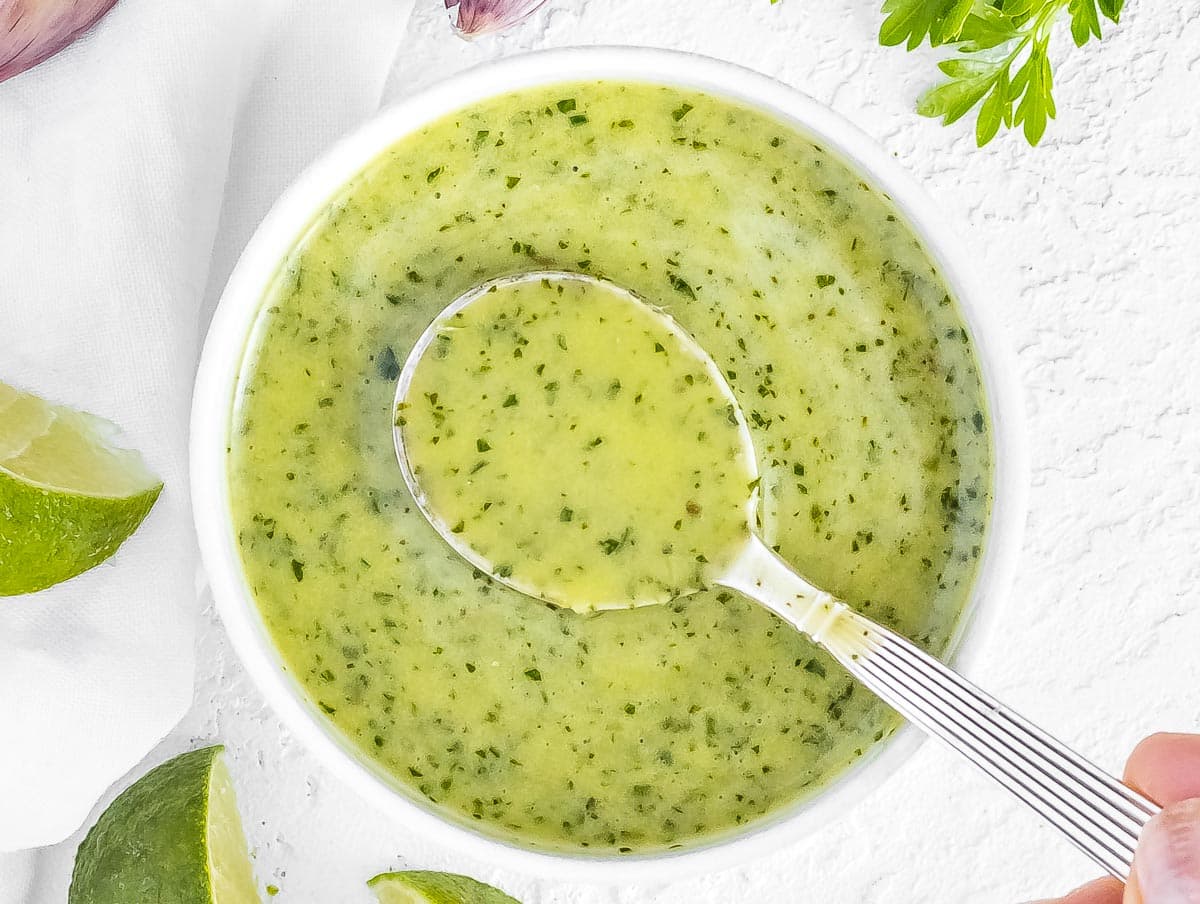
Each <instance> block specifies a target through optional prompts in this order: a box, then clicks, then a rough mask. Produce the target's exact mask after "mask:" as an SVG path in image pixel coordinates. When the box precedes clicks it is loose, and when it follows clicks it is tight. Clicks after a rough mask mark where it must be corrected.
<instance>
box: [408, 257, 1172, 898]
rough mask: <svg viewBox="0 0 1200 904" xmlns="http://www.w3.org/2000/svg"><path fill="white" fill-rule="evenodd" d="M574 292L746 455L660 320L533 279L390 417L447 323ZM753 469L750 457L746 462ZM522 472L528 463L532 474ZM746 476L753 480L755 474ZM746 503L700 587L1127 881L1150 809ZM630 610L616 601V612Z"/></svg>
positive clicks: (416, 353)
mask: <svg viewBox="0 0 1200 904" xmlns="http://www.w3.org/2000/svg"><path fill="white" fill-rule="evenodd" d="M547 280H549V281H551V282H559V281H578V282H581V283H586V284H589V285H591V286H594V287H601V288H603V289H604V290H605V291H607V292H609V293H617V294H619V295H621V296H623V297H625V298H626V299H627V300H628V302H629V303H630V304H632V305H642V306H645V307H646V308H649V309H650V310H653V311H654V312H655V313H656V314H657V316H658V317H660V318H662V326H663V328H664V329H665V330H668V331H670V332H671V333H672V334H673V335H674V336H675V337H676V338H679V339H681V340H686V341H685V342H684V347H685V349H686V350H687V351H688V352H689V353H690V354H692V355H693V356H694V357H695V360H696V363H699V364H702V365H703V366H704V367H705V368H706V369H707V370H708V371H709V374H710V376H711V377H712V378H713V386H714V387H715V388H716V389H717V390H718V391H719V392H720V393H721V394H722V395H723V396H724V397H725V398H726V399H727V400H728V402H729V403H730V404H731V405H732V406H733V408H732V409H731V410H732V411H734V412H736V413H737V425H738V429H739V430H740V432H741V440H742V442H743V445H744V447H745V449H747V450H752V448H753V446H752V438H751V436H750V432H749V428H748V427H747V425H746V422H745V419H744V418H743V417H742V416H741V413H740V412H741V409H740V406H739V405H738V401H737V399H736V397H735V396H734V394H733V390H732V389H731V388H730V386H729V384H728V383H727V382H726V381H725V378H724V376H723V374H721V372H720V370H719V368H718V367H717V366H716V364H715V362H713V361H712V359H711V357H709V355H708V354H707V353H706V352H705V351H704V350H703V349H702V348H701V347H700V346H699V344H698V343H696V341H695V340H694V339H693V338H691V336H690V335H689V334H687V333H686V331H684V330H683V328H682V327H680V326H679V325H678V324H677V323H676V322H675V321H674V320H673V319H671V318H670V316H669V315H668V314H667V313H666V312H664V311H662V310H660V309H658V308H655V307H654V306H652V305H647V303H646V302H644V301H642V300H641V299H639V298H637V296H635V295H633V294H632V293H630V292H628V291H626V290H625V289H622V288H620V287H617V286H615V285H613V284H612V283H609V282H606V281H603V280H598V279H596V278H594V277H590V276H585V275H582V274H577V273H565V272H554V271H539V272H534V273H526V274H521V275H519V276H514V277H505V278H503V279H501V280H493V281H491V282H488V283H485V284H483V285H480V286H477V287H475V288H473V289H471V290H470V291H468V292H466V293H465V294H463V295H462V296H460V297H459V298H458V299H456V300H455V301H454V302H452V303H451V304H450V305H448V306H447V307H446V308H445V309H444V310H443V311H442V312H441V313H440V314H439V315H438V317H437V318H435V319H434V321H433V322H432V323H431V324H430V325H429V326H428V327H427V328H426V330H425V331H424V333H422V335H421V337H420V338H419V339H418V341H417V343H416V344H415V346H414V347H413V349H412V351H411V352H410V353H409V356H408V358H407V359H406V361H405V364H404V368H403V369H402V371H401V374H400V378H399V382H398V385H397V391H396V402H397V405H402V404H404V403H405V402H406V400H407V398H408V395H409V390H410V386H411V383H412V380H413V375H414V373H415V372H416V368H417V366H418V365H419V364H420V362H421V360H422V358H423V356H424V355H425V353H426V352H427V351H428V350H429V348H430V346H431V344H432V343H433V341H434V339H435V338H436V337H437V336H438V334H439V331H441V330H444V329H446V328H447V321H448V320H449V318H451V317H453V316H454V315H456V314H459V313H460V312H462V311H464V310H465V309H466V308H467V307H468V306H469V305H471V304H472V303H473V302H476V301H478V300H479V299H480V298H482V297H484V296H485V295H487V294H488V293H489V292H491V291H493V290H494V289H497V288H501V287H504V286H513V285H517V284H519V283H522V282H534V281H547ZM394 439H395V444H396V454H397V458H398V459H399V463H400V468H401V471H402V473H403V475H404V480H405V482H406V483H407V485H408V488H409V490H410V491H411V493H412V495H413V498H414V500H415V501H416V503H417V505H418V507H419V508H420V509H421V511H422V513H423V514H424V515H425V517H426V518H427V519H428V520H429V523H430V524H431V525H432V526H433V527H434V529H435V530H436V531H437V532H438V533H439V534H440V535H441V536H442V537H443V538H444V539H445V540H446V542H447V543H449V544H450V546H451V547H453V548H454V549H455V550H456V551H457V552H458V553H459V554H460V555H462V556H463V557H464V558H465V559H467V560H468V561H469V562H471V563H472V564H473V565H475V566H476V567H477V568H479V569H481V570H482V571H484V572H486V573H488V574H490V575H491V576H492V578H493V579H495V580H497V581H499V582H501V583H504V584H506V585H508V586H511V587H514V588H515V589H517V590H519V591H521V592H522V593H525V594H527V595H531V596H535V597H538V598H541V599H544V600H545V601H546V602H549V603H551V604H553V605H558V606H563V605H566V606H568V607H569V606H570V601H564V600H561V599H552V598H549V596H547V594H546V592H545V591H544V590H542V589H540V588H538V587H533V586H530V585H529V584H528V583H526V582H523V581H522V580H521V578H520V575H519V574H516V575H514V574H513V573H512V571H511V570H510V569H505V570H504V572H497V570H496V569H495V567H494V563H493V562H491V561H489V560H488V559H487V557H486V556H484V555H482V554H481V553H480V552H479V551H478V550H476V549H474V548H473V547H472V546H471V544H470V540H469V538H466V537H464V535H462V534H460V533H455V532H453V531H452V530H451V528H450V526H449V525H448V524H447V523H446V521H445V520H444V519H443V518H442V517H441V514H440V513H439V512H438V511H437V510H436V508H435V507H433V506H432V505H431V504H430V500H429V497H428V495H427V494H426V493H425V492H424V491H423V489H422V486H421V483H420V481H419V479H418V475H417V474H416V473H415V469H414V468H413V467H412V464H411V462H410V460H409V456H408V452H407V449H406V445H405V430H404V429H403V427H401V426H397V427H396V428H395V430H394ZM749 461H750V462H753V461H754V458H753V455H750V456H749ZM531 466H533V465H532V463H531ZM752 467H754V468H755V476H757V471H756V465H752ZM753 512H754V500H753V497H751V500H750V501H749V502H748V504H747V506H746V509H745V511H744V512H743V513H742V514H743V516H744V517H745V518H746V530H745V542H744V545H743V546H742V547H741V549H740V550H739V551H738V553H737V554H736V555H735V556H733V557H731V558H730V560H729V564H727V565H726V566H724V567H723V568H722V569H720V570H719V572H718V573H716V574H712V575H710V580H711V581H712V582H713V583H715V584H719V585H721V586H724V587H727V588H729V589H732V590H736V591H738V592H739V593H741V594H743V595H744V596H746V597H748V598H749V599H751V600H754V601H755V602H757V603H759V604H760V605H762V606H765V607H766V608H768V609H770V610H771V611H772V612H774V613H775V614H776V615H777V616H779V617H780V618H781V619H783V620H784V621H786V622H787V623H789V624H790V625H792V626H793V627H794V628H796V629H797V630H799V631H802V632H803V633H805V634H807V635H808V636H809V637H811V638H812V639H813V640H814V641H815V642H817V643H818V644H820V645H821V646H823V647H824V648H825V649H826V650H828V651H829V652H830V653H831V654H832V655H833V657H834V658H835V659H837V661H838V662H840V663H841V664H842V666H844V667H845V669H846V670H847V671H848V672H850V674H852V675H853V676H854V677H856V678H857V679H858V680H859V681H861V682H862V683H863V684H864V685H866V686H867V687H868V688H869V689H870V690H872V691H873V692H874V693H875V694H877V695H878V696H879V697H880V698H881V699H883V700H884V701H885V702H886V703H888V704H889V705H890V706H891V707H892V708H894V709H895V710H896V711H897V712H899V713H900V714H901V715H903V716H904V717H905V718H907V719H908V720H909V721H911V722H913V723H915V724H916V725H918V726H919V727H920V728H922V729H923V730H924V731H925V732H926V733H928V734H930V735H932V736H934V737H936V738H938V739H939V740H941V741H942V742H944V743H945V744H947V745H948V746H949V747H951V748H952V749H953V750H956V751H958V752H959V753H961V754H962V755H964V756H965V757H966V758H967V759H968V760H970V761H971V762H972V763H974V764H975V765H976V766H977V767H978V768H980V769H981V770H982V771H983V772H984V773H986V774H987V775H989V776H991V777H992V778H993V779H995V780H996V781H998V782H999V783H1000V784H1001V785H1003V786H1004V787H1005V788H1007V789H1008V790H1009V791H1011V792H1012V793H1013V794H1015V795H1016V796H1017V797H1018V798H1019V799H1021V800H1022V801H1024V802H1025V803H1026V804H1028V805H1029V806H1030V807H1031V808H1032V809H1033V810H1034V811H1035V812H1037V813H1038V814H1039V815H1040V816H1041V817H1042V818H1043V819H1045V820H1046V821H1047V822H1049V823H1050V824H1051V825H1053V826H1054V827H1056V828H1057V829H1059V830H1060V831H1061V832H1062V833H1063V834H1064V835H1066V836H1067V837H1068V838H1069V839H1070V840H1071V841H1072V842H1073V843H1074V844H1075V845H1076V846H1078V847H1079V848H1080V849H1081V850H1082V851H1083V852H1084V853H1086V854H1087V855H1088V856H1089V857H1091V858H1092V859H1093V860H1094V861H1095V862H1096V863H1097V864H1098V865H1099V866H1100V867H1102V868H1103V869H1105V870H1106V871H1107V872H1109V873H1110V874H1111V875H1113V876H1115V877H1117V878H1118V879H1121V880H1125V879H1127V878H1128V875H1129V870H1130V867H1131V866H1132V863H1133V855H1134V850H1135V848H1136V846H1137V840H1138V836H1139V834H1140V833H1141V830H1142V827H1143V826H1144V825H1145V824H1146V823H1147V822H1148V821H1149V820H1150V818H1151V817H1152V816H1153V815H1154V814H1155V813H1157V812H1158V811H1159V807H1158V806H1157V805H1156V804H1155V803H1153V802H1152V801H1150V800H1148V799H1147V798H1145V797H1143V796H1142V795H1141V794H1139V793H1137V792H1136V791H1133V790H1132V789H1130V788H1128V787H1127V786H1125V785H1124V784H1122V783H1121V782H1119V781H1117V779H1115V778H1113V777H1112V776H1110V775H1109V774H1107V773H1106V772H1104V771H1103V770H1101V769H1099V768H1098V767H1097V766H1095V765H1093V764H1092V763H1090V762H1088V761H1087V760H1085V759H1084V758H1083V757H1081V756H1079V755H1078V754H1076V753H1075V752H1073V751H1072V750H1070V749H1069V748H1067V747H1066V746H1064V745H1063V744H1061V743H1059V742H1058V741H1056V740H1055V739H1053V738H1052V737H1050V736H1049V735H1048V734H1046V733H1045V732H1043V731H1042V730H1040V729H1039V728H1037V727H1036V726H1034V725H1032V724H1031V723H1029V722H1028V721H1026V720H1025V719H1023V718H1021V717H1020V716H1019V715H1017V714H1016V713H1014V712H1012V711H1011V710H1009V709H1008V708H1007V707H1005V706H1003V705H1001V704H1000V703H999V702H998V701H996V700H995V699H994V698H993V697H991V696H989V695H988V694H986V693H984V692H983V691H981V690H980V689H979V688H977V687H976V686H975V685H974V684H972V683H971V682H969V681H967V680H966V679H964V678H963V677H961V676H960V675H958V674H957V673H956V672H954V671H953V670H951V669H950V668H948V667H946V666H945V665H943V664H942V663H940V662H938V661H937V660H936V659H934V658H933V657H931V656H929V655H928V654H927V653H925V652H923V651H922V650H920V649H918V648H917V647H916V646H914V645H913V644H912V643H910V642H909V641H907V640H905V639H904V638H903V637H900V636H899V635H897V634H896V633H895V632H893V631H891V630H889V629H887V628H885V627H883V626H882V625H879V624H877V623H875V622H874V621H871V620H870V619H868V618H865V617H864V616H862V615H860V614H858V613H857V612H854V611H853V610H851V609H850V608H849V607H848V606H847V605H846V604H845V603H843V602H841V601H839V600H837V599H835V598H834V597H833V596H832V595H830V594H829V593H827V592H825V591H824V590H821V589H820V588H818V587H815V586H813V585H812V584H811V583H809V582H808V581H807V580H805V579H804V578H803V577H802V576H801V575H799V574H798V573H797V572H796V571H795V570H794V569H793V568H792V566H791V565H789V564H788V563H787V562H785V561H784V560H783V559H781V558H780V557H779V556H778V555H776V554H775V553H774V552H773V551H771V549H770V548H768V547H767V545H766V544H765V543H764V542H763V541H762V540H761V539H760V538H759V537H758V536H757V534H756V533H755V532H754V530H753V524H754V515H753ZM634 602H638V601H627V602H626V603H625V604H626V605H628V604H629V603H634Z"/></svg>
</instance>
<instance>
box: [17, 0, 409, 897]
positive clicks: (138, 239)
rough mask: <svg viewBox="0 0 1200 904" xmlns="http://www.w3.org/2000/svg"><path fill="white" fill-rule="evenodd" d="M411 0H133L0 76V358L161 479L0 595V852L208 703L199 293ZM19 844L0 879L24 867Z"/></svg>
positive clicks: (364, 108)
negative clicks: (138, 454) (68, 557)
mask: <svg viewBox="0 0 1200 904" xmlns="http://www.w3.org/2000/svg"><path fill="white" fill-rule="evenodd" d="M411 3H412V0H352V2H345V3H328V2H324V0H254V2H253V3H246V2H245V0H121V2H120V3H118V4H117V6H116V7H115V8H114V10H113V11H112V12H111V13H110V14H109V15H108V16H107V17H106V18H105V19H104V20H102V21H101V22H100V23H99V25H98V26H97V28H96V29H95V30H94V31H93V32H92V33H91V34H89V35H88V36H87V37H86V38H85V39H84V40H83V41H81V42H79V43H77V44H76V45H74V46H73V47H71V48H69V49H68V50H66V51H64V52H63V53H62V54H60V55H59V56H58V57H56V58H54V59H52V60H50V61H48V62H47V63H44V64H43V65H41V66H39V67H37V68H35V69H33V70H30V71H29V72H26V73H24V74H23V75H21V76H18V77H16V78H15V79H12V80H10V81H8V82H5V83H0V380H4V381H6V382H11V383H13V384H15V385H17V386H19V387H21V388H24V389H27V390H29V391H32V392H36V393H38V394H40V395H43V396H45V397H47V398H50V399H52V400H54V401H57V402H63V403H67V404H70V405H73V406H76V407H79V408H83V409H85V410H88V411H91V412H93V413H95V414H98V415H102V416H104V417H107V418H109V419H111V420H113V421H115V422H116V423H118V424H119V425H120V426H121V427H123V428H124V431H125V437H126V440H127V442H128V443H129V445H131V446H133V447H135V448H137V449H139V450H141V451H142V453H143V454H144V455H145V456H146V458H147V460H148V462H149V464H150V466H151V467H152V468H153V469H154V470H155V472H156V473H157V474H158V475H159V476H160V477H161V478H162V479H163V480H164V482H165V484H166V487H165V490H164V492H163V494H162V497H161V498H160V499H159V502H158V504H157V505H156V506H155V508H154V510H153V512H152V513H151V514H150V517H149V518H148V519H147V521H146V522H145V523H144V524H143V525H142V528H141V529H140V530H139V531H138V532H137V534H135V535H134V537H133V538H132V539H130V540H129V541H128V542H127V543H126V544H125V546H123V547H122V548H121V550H120V552H119V553H118V554H117V555H116V556H115V557H114V558H113V559H112V560H111V561H110V562H108V563H106V564H104V565H102V566H100V567H98V568H96V569H94V570H93V571H90V572H88V573H86V574H84V575H82V576H80V577H79V578H76V579H75V580H73V581H70V582H67V583H65V584H62V585H60V586H58V587H55V588H51V589H49V590H47V591H44V592H42V593H39V594H34V595H31V596H27V597H17V598H11V599H0V802H2V803H0V851H11V850H19V849H24V848H30V847H35V846H39V845H46V844H51V843H54V842H58V841H60V840H62V839H64V838H66V837H67V836H69V835H70V834H71V833H72V832H74V831H75V830H76V829H77V828H78V827H79V826H80V825H81V824H82V823H83V822H84V821H85V820H86V818H87V817H88V814H89V812H90V811H91V810H92V808H93V806H94V804H95V803H96V801H97V800H98V799H99V798H100V797H101V795H102V794H103V793H104V791H105V790H106V789H107V788H108V787H109V786H110V785H111V784H112V783H113V782H114V781H116V780H117V779H118V778H119V777H120V776H122V775H123V774H124V773H126V772H127V771H128V770H129V769H131V768H132V767H133V766H134V765H136V764H137V763H138V762H139V761H140V760H141V759H142V758H143V756H144V755H145V754H146V753H147V751H149V750H150V748H151V747H153V746H154V745H155V744H156V743H157V742H158V741H159V740H160V739H161V738H162V737H163V736H164V735H165V734H166V733H167V732H168V731H169V730H170V729H171V727H172V726H173V725H174V724H175V723H176V722H177V721H178V720H179V718H180V717H181V716H182V715H183V713H184V712H185V711H186V710H187V708H188V707H189V706H190V705H191V704H192V679H193V671H194V654H193V650H194V633H195V631H194V622H195V615H196V612H197V606H198V603H197V599H198V594H197V583H196V578H197V564H198V557H197V552H196V548H195V541H194V537H193V534H192V527H191V516H190V509H189V502H188V494H187V422H188V414H189V405H190V397H191V388H192V382H193V377H194V371H195V363H196V358H197V353H198V349H199V345H200V342H201V339H202V337H203V329H204V326H205V325H206V322H207V313H208V308H209V306H210V305H209V304H206V303H205V300H206V298H208V299H210V300H211V298H212V297H213V296H215V294H216V292H217V290H218V289H219V286H220V284H221V283H223V281H224V277H225V275H226V274H227V272H228V269H229V267H230V266H231V264H232V260H233V259H234V258H235V257H236V252H237V250H238V249H239V248H240V246H241V244H242V243H243V242H244V241H245V239H246V238H247V237H248V235H249V233H250V232H251V231H252V230H253V226H254V224H255V223H257V221H258V219H259V218H260V217H261V216H262V215H263V213H265V211H266V208H267V207H268V206H269V205H270V203H271V201H272V200H273V199H274V197H275V196H276V195H277V194H278V192H279V191H280V190H281V189H282V188H283V186H284V185H286V183H287V182H288V181H289V180H290V179H291V178H292V177H293V176H294V175H295V174H296V173H297V172H298V171H299V170H300V169H302V168H303V166H304V165H305V164H306V163H307V162H308V161H309V160H310V159H311V158H312V156H314V155H315V154H316V153H317V152H319V150H320V149H321V148H323V147H324V146H325V145H326V144H328V143H329V142H330V141H332V140H333V139H334V138H336V137H337V135H338V134H340V133H341V132H342V131H344V130H345V129H346V128H348V127H350V126H352V125H353V124H354V123H355V122H357V121H358V120H359V119H361V118H362V117H363V116H365V115H367V114H368V113H369V112H370V111H371V110H373V109H374V108H375V107H376V106H377V104H378V100H379V92H380V86H381V85H382V82H383V78H384V75H385V74H386V71H387V65H388V63H389V62H390V60H391V59H392V56H393V55H394V52H395V47H396V40H397V38H398V35H399V34H400V33H401V32H402V30H403V26H404V23H405V22H406V21H407V19H408V13H409V10H410V8H411ZM231 150H232V152H233V159H232V163H231ZM227 177H228V181H229V184H230V186H232V190H231V191H230V192H229V193H228V195H226V192H225V189H226V184H227ZM223 198H224V204H223ZM214 245H215V251H216V258H217V264H216V265H215V266H212V264H213V259H214ZM206 287H208V291H206ZM0 859H2V858H0ZM7 866H8V873H9V876H8V878H9V879H10V880H11V882H6V881H5V878H6V877H5V876H4V875H3V874H4V872H5V864H3V863H0V899H3V898H4V897H5V894H4V893H5V892H6V891H16V893H18V894H19V893H20V892H19V890H18V889H17V888H16V886H18V885H23V884H24V881H23V880H22V879H21V875H22V873H23V871H24V866H23V865H22V863H21V862H20V861H18V860H16V859H10V860H9V861H8V863H7ZM5 886H8V887H7V888H6V887H5Z"/></svg>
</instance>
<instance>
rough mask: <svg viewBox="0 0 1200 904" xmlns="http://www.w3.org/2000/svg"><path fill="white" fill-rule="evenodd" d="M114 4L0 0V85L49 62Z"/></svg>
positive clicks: (87, 0)
mask: <svg viewBox="0 0 1200 904" xmlns="http://www.w3.org/2000/svg"><path fill="white" fill-rule="evenodd" d="M116 2H117V0H0V82H3V81H4V80H5V79H10V78H12V77H13V76H14V75H20V74H21V73H22V72H24V71H25V70H26V69H29V68H31V67H33V66H36V65H37V64H38V63H40V62H42V61H43V60H46V59H49V58H50V57H52V56H54V54H56V53H58V52H59V51H60V50H62V49H63V48H64V47H66V46H67V45H69V44H71V43H72V42H73V41H74V40H75V39H76V38H78V37H79V36H80V35H82V34H83V33H84V32H85V31H87V30H88V29H89V28H91V27H92V26H93V25H95V24H96V22H97V21H98V20H99V19H100V17H101V16H103V15H104V14H105V13H107V12H108V11H109V10H110V9H112V7H113V6H114V5H115V4H116Z"/></svg>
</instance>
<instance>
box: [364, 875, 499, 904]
mask: <svg viewBox="0 0 1200 904" xmlns="http://www.w3.org/2000/svg"><path fill="white" fill-rule="evenodd" d="M367 885H368V886H370V888H371V890H372V891H374V892H375V896H376V898H378V899H379V902H380V904H521V902H520V901H518V900H517V899H516V898H513V897H510V896H509V895H506V894H505V893H504V892H502V891H501V890H500V889H498V888H493V887H492V886H490V885H485V884H484V883H482V882H480V881H478V880H476V879H472V878H470V877H469V876H459V875H456V874H454V873H439V872H434V871H432V870H402V871H400V872H394V873H380V874H379V875H378V876H376V877H374V878H373V879H371V880H370V881H369V882H367Z"/></svg>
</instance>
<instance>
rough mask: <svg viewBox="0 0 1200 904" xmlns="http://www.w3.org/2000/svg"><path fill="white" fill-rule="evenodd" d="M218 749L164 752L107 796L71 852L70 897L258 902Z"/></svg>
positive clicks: (85, 902)
mask: <svg viewBox="0 0 1200 904" xmlns="http://www.w3.org/2000/svg"><path fill="white" fill-rule="evenodd" d="M221 749H222V748H221V747H219V746H217V747H205V748H202V749H200V750H193V751H191V752H190V753H185V754H183V755H181V756H177V757H175V759H173V760H168V761H167V762H165V763H163V764H162V765H161V766H158V767H157V768H155V769H152V770H151V771H150V772H148V773H146V774H145V775H144V776H142V777H141V778H140V779H138V780H137V781H136V782H135V783H134V784H132V785H130V786H129V787H128V788H126V789H125V791H123V792H122V793H121V795H120V796H119V797H118V798H117V799H116V800H114V801H113V802H112V804H111V805H110V806H109V808H108V809H107V810H105V811H104V813H103V814H101V816H100V819H99V820H97V821H96V824H95V825H94V826H93V827H92V830H91V831H90V832H88V834H87V837H86V838H84V839H83V844H81V845H80V846H79V851H78V853H76V855H75V871H74V873H73V874H72V876H71V891H70V893H69V896H68V904H134V902H135V901H136V902H150V901H153V902H155V904H258V902H259V900H260V899H259V897H258V893H257V892H256V891H255V887H254V875H253V873H252V872H251V869H250V859H249V857H247V855H246V838H245V836H244V835H243V834H242V823H241V819H239V817H238V811H237V802H236V801H235V800H234V794H233V786H232V785H231V784H230V781H229V773H228V771H227V770H226V769H225V764H224V762H223V761H222V759H221V756H220V754H221Z"/></svg>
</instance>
